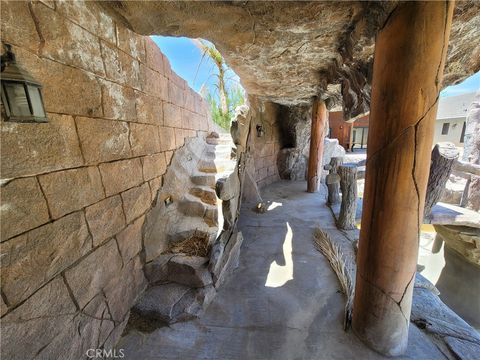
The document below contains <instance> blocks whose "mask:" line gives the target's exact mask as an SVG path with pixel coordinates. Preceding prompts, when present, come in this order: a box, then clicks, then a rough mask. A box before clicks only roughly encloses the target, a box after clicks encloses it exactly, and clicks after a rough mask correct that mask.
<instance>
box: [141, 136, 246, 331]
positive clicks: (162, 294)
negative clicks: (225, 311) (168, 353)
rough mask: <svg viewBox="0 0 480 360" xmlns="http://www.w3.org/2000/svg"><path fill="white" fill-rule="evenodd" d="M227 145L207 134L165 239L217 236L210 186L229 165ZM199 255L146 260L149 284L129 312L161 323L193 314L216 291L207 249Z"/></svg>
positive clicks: (217, 204)
mask: <svg viewBox="0 0 480 360" xmlns="http://www.w3.org/2000/svg"><path fill="white" fill-rule="evenodd" d="M233 147H234V144H233V141H232V139H231V137H230V135H229V134H220V135H218V137H207V139H206V144H205V147H204V151H203V153H202V154H201V155H200V156H199V160H198V163H197V166H196V168H195V169H193V171H192V173H191V176H190V184H189V185H187V186H186V188H185V191H184V194H183V197H181V198H180V199H179V200H178V202H177V204H176V206H177V207H176V211H177V212H178V215H177V219H178V221H177V223H176V224H175V226H173V227H172V228H171V229H170V230H169V232H168V234H167V239H168V243H169V244H172V245H173V246H175V244H180V243H182V242H185V241H189V240H191V239H193V238H194V239H198V240H199V241H206V242H208V246H209V247H210V246H211V245H212V244H213V242H214V241H215V239H216V238H217V236H218V235H219V233H220V231H221V229H222V228H223V216H222V201H221V200H220V199H219V198H218V197H217V194H216V192H215V186H216V183H217V180H219V179H222V178H223V179H224V178H228V176H229V175H230V174H231V173H232V172H233V171H234V170H235V166H236V161H235V159H232V156H231V154H232V148H233ZM195 155H197V156H198V154H192V158H193V157H194V156H195ZM203 255H205V256H189V255H187V254H182V253H166V254H162V255H160V256H158V257H157V258H156V259H155V260H153V261H151V262H149V263H148V264H147V265H146V266H145V275H146V277H147V279H148V280H149V283H150V287H149V288H148V289H147V291H146V292H145V293H144V294H143V296H142V297H141V298H140V299H139V301H138V302H137V303H136V305H135V306H134V308H133V311H134V312H135V313H137V314H138V315H140V316H142V317H148V318H151V319H156V320H160V321H162V322H166V323H175V322H178V321H184V320H188V319H191V318H193V317H197V316H199V315H200V314H201V313H202V312H203V310H204V309H205V308H206V306H208V304H209V303H210V301H211V300H212V299H213V297H214V295H215V293H216V290H215V284H214V277H212V273H211V272H210V270H209V264H208V262H209V258H208V257H207V255H208V254H203ZM237 257H238V255H237ZM232 265H235V264H233V263H232ZM215 278H216V277H215Z"/></svg>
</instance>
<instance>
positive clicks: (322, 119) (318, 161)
mask: <svg viewBox="0 0 480 360" xmlns="http://www.w3.org/2000/svg"><path fill="white" fill-rule="evenodd" d="M327 122H328V112H327V107H326V105H325V102H324V101H323V100H321V99H317V98H316V99H315V100H314V101H313V107H312V128H311V134H310V152H309V155H308V171H307V192H310V193H313V192H317V191H318V187H319V184H320V178H321V177H322V160H323V139H324V138H325V126H326V124H327Z"/></svg>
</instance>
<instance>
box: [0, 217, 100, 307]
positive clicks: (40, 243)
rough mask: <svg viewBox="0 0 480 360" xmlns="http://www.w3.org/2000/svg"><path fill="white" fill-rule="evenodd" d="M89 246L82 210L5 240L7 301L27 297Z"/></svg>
mask: <svg viewBox="0 0 480 360" xmlns="http://www.w3.org/2000/svg"><path fill="white" fill-rule="evenodd" d="M90 249H91V239H90V235H89V233H88V229H87V224H86V222H85V218H84V215H83V212H81V211H79V212H75V213H73V214H70V215H67V216H65V217H63V218H61V219H59V220H57V221H54V222H53V223H50V224H47V225H44V226H42V227H39V228H37V229H34V230H31V231H29V232H27V233H25V234H23V235H20V236H17V237H15V238H13V239H11V240H9V241H6V242H4V243H2V247H1V250H0V252H1V258H2V263H1V272H2V290H3V292H4V294H5V296H6V297H7V300H8V302H9V303H10V304H11V305H15V304H17V303H19V302H20V301H22V300H24V299H26V298H27V297H28V296H30V295H31V294H32V293H33V292H34V291H36V290H37V289H38V288H39V287H40V286H42V285H43V284H44V283H45V282H46V281H48V280H50V279H52V278H53V277H54V276H56V275H57V274H58V273H59V272H61V271H62V270H64V269H65V268H66V267H68V266H70V265H71V264H73V263H74V262H75V261H76V260H78V259H79V258H80V257H82V256H83V255H84V254H85V253H86V252H87V251H89V250H90Z"/></svg>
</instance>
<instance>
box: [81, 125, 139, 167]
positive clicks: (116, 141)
mask: <svg viewBox="0 0 480 360" xmlns="http://www.w3.org/2000/svg"><path fill="white" fill-rule="evenodd" d="M76 123H77V128H78V136H79V138H80V143H81V144H82V151H83V155H84V157H85V161H86V162H87V164H98V163H101V162H106V161H112V160H118V159H122V158H125V157H129V156H130V155H131V150H130V142H129V140H128V136H129V128H128V124H127V123H126V122H123V121H113V120H102V119H90V118H85V117H78V118H76Z"/></svg>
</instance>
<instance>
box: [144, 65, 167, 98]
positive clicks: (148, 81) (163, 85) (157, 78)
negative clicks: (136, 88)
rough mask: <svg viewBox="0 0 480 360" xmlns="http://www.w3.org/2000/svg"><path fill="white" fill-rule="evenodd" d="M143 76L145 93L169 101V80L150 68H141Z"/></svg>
mask: <svg viewBox="0 0 480 360" xmlns="http://www.w3.org/2000/svg"><path fill="white" fill-rule="evenodd" d="M141 69H142V76H143V79H144V80H143V91H145V92H146V93H148V94H151V95H153V96H157V97H159V98H161V99H164V100H167V99H168V79H167V78H166V77H165V76H164V75H162V74H160V73H158V72H156V71H154V70H151V69H150V68H148V67H145V66H143V65H142V66H141Z"/></svg>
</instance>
